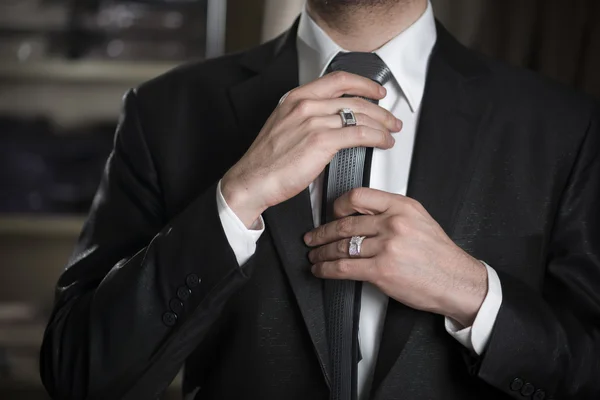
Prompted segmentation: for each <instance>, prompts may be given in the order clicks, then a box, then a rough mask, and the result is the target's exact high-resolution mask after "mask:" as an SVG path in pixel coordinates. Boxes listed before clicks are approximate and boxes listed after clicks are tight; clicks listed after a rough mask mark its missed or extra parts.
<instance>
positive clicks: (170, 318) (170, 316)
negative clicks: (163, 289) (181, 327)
mask: <svg viewBox="0 0 600 400" xmlns="http://www.w3.org/2000/svg"><path fill="white" fill-rule="evenodd" d="M162 320H163V323H164V324H165V325H166V326H169V327H171V326H174V325H175V323H176V322H177V314H175V313H172V312H166V313H164V314H163V317H162Z"/></svg>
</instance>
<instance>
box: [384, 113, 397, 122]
mask: <svg viewBox="0 0 600 400" xmlns="http://www.w3.org/2000/svg"><path fill="white" fill-rule="evenodd" d="M385 120H386V122H388V123H389V124H390V125H396V117H394V115H393V114H392V113H391V112H389V111H386V113H385Z"/></svg>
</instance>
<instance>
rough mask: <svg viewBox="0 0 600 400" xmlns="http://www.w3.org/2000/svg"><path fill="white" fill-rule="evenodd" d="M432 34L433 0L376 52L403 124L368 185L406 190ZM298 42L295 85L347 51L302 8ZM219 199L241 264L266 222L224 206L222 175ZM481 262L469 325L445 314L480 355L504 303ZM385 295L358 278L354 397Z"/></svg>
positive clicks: (378, 156)
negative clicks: (480, 293)
mask: <svg viewBox="0 0 600 400" xmlns="http://www.w3.org/2000/svg"><path fill="white" fill-rule="evenodd" d="M436 36H437V33H436V27H435V19H434V16H433V10H432V7H431V4H428V6H427V9H426V11H425V12H424V14H423V15H422V16H421V17H420V18H419V19H418V20H417V21H416V22H415V23H414V24H412V25H411V26H410V27H408V28H407V29H406V30H404V31H403V32H402V33H400V34H399V35H398V36H396V37H395V38H393V39H392V40H390V41H389V42H387V43H386V44H385V45H383V46H382V47H381V48H379V49H378V50H376V51H375V53H376V54H377V55H378V56H379V57H380V58H381V59H382V60H383V61H384V62H385V63H386V65H387V66H388V67H389V68H390V70H391V71H392V74H393V78H392V79H390V81H389V82H388V83H386V84H385V88H386V89H387V95H386V97H385V98H384V99H382V100H380V102H379V105H380V106H381V107H383V108H385V109H387V110H390V111H391V112H392V113H393V114H394V115H395V116H396V117H398V118H399V119H401V120H402V122H403V128H402V131H401V132H399V133H395V134H394V138H395V139H396V143H395V145H394V147H392V148H391V149H388V150H382V149H377V148H375V149H374V150H373V159H372V164H371V176H370V187H371V188H374V189H379V190H384V191H386V192H390V193H397V194H402V195H406V190H407V187H408V177H409V171H410V164H411V157H412V152H413V144H414V139H415V134H416V131H417V123H418V119H419V111H420V107H421V100H422V98H423V92H424V88H425V79H426V75H427V65H428V61H429V56H430V54H431V50H432V48H433V45H434V44H435V41H436ZM296 44H297V50H298V73H299V76H298V81H299V84H300V85H304V84H306V83H309V82H311V81H313V80H315V79H317V78H319V77H320V76H321V75H323V73H324V72H325V70H326V69H327V66H328V65H329V63H330V62H331V60H332V59H333V58H334V57H335V56H336V54H337V53H338V52H340V51H346V50H344V49H342V48H341V47H340V46H338V45H337V44H336V43H335V42H334V41H333V40H332V39H331V38H330V37H329V36H328V35H327V34H326V33H325V32H324V31H323V30H322V29H321V28H320V27H319V26H318V25H317V24H316V22H315V21H314V20H313V19H312V18H311V17H310V16H309V14H308V13H307V11H306V9H304V10H303V12H302V14H301V16H300V23H299V26H298V34H297V39H296ZM340 123H341V121H340ZM449 134H451V132H449ZM323 175H324V174H323V173H321V175H320V176H319V177H318V178H317V179H316V180H315V181H314V182H312V183H311V184H310V186H309V190H310V200H311V205H312V211H313V220H314V224H315V226H318V225H319V224H320V209H321V196H322V185H323ZM432 190H435V189H434V188H432ZM217 205H218V210H219V215H220V218H221V222H222V224H223V228H224V231H225V234H226V236H227V239H228V241H229V243H230V245H231V247H232V249H233V251H234V253H235V255H236V257H237V260H238V263H239V264H240V265H243V264H244V263H245V262H246V261H247V260H248V258H250V257H251V256H252V254H254V251H255V249H256V241H257V240H258V238H259V237H260V235H261V234H262V232H263V231H264V221H263V219H262V217H261V218H259V220H257V221H256V222H255V224H254V225H253V226H252V227H251V229H247V228H246V226H245V225H244V224H243V223H242V221H241V220H240V219H239V218H238V217H237V216H236V215H235V213H234V212H233V211H232V210H231V209H230V208H229V207H228V206H227V203H226V202H225V199H224V198H223V195H222V194H221V186H220V182H219V185H218V189H217ZM486 269H487V271H488V294H487V295H486V298H485V300H484V302H483V304H482V306H481V309H480V310H479V312H478V314H477V316H476V318H475V321H474V323H473V326H471V327H467V328H464V327H462V326H460V325H459V324H458V323H457V322H455V321H453V320H451V319H450V318H446V321H445V322H446V330H447V332H448V333H449V334H450V335H452V336H453V337H454V338H455V339H456V340H458V341H459V342H460V343H461V344H462V345H464V346H465V347H467V348H469V349H471V350H472V351H474V352H476V353H477V354H482V353H483V351H484V349H485V346H486V344H487V341H488V339H489V336H490V334H491V331H492V328H493V325H494V322H495V320H496V316H497V314H498V310H499V309H500V304H501V302H502V289H501V286H500V280H499V278H498V275H497V274H496V272H495V271H494V270H493V269H492V268H491V267H489V266H488V265H487V264H486ZM388 299H389V298H388V296H387V295H385V294H384V293H382V292H381V291H380V290H379V289H377V288H376V287H375V286H373V285H372V284H370V283H367V282H365V283H364V284H363V286H362V299H361V311H360V320H359V332H360V348H361V353H362V360H361V361H360V362H359V364H358V395H359V399H361V398H367V397H368V393H369V391H370V386H371V379H372V375H373V371H374V368H375V362H376V358H377V352H378V350H379V342H380V340H381V333H382V328H383V322H384V319H385V312H386V307H387V303H388Z"/></svg>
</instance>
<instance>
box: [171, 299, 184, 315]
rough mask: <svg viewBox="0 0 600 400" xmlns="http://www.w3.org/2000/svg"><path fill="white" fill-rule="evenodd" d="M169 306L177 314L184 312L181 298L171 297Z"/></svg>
mask: <svg viewBox="0 0 600 400" xmlns="http://www.w3.org/2000/svg"><path fill="white" fill-rule="evenodd" d="M169 307H170V308H171V311H173V312H174V313H175V314H181V313H182V312H183V303H182V302H181V301H180V300H179V299H171V301H170V302H169Z"/></svg>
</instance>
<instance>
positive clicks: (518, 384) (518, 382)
mask: <svg viewBox="0 0 600 400" xmlns="http://www.w3.org/2000/svg"><path fill="white" fill-rule="evenodd" d="M523 383H524V382H523V379H521V378H515V380H514V381H512V383H511V384H510V388H511V390H514V391H515V392H516V391H517V390H521V388H522V387H523Z"/></svg>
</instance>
